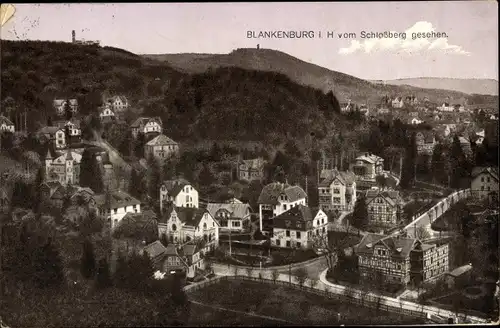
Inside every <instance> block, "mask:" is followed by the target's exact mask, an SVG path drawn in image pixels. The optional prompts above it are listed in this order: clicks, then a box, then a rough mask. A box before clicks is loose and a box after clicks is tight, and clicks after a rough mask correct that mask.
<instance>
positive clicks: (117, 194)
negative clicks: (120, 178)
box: [94, 190, 141, 208]
mask: <svg viewBox="0 0 500 328" xmlns="http://www.w3.org/2000/svg"><path fill="white" fill-rule="evenodd" d="M94 198H95V201H96V203H97V205H98V206H103V205H105V204H106V194H100V195H96V196H95V197H94ZM110 201H111V204H110V206H111V208H120V207H126V206H133V205H139V204H141V202H140V201H139V200H137V199H135V198H134V197H132V196H130V195H129V194H127V193H126V192H123V191H121V190H113V191H111V192H110Z"/></svg>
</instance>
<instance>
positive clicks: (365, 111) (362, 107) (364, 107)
mask: <svg viewBox="0 0 500 328" xmlns="http://www.w3.org/2000/svg"><path fill="white" fill-rule="evenodd" d="M358 110H359V112H360V113H361V114H363V115H365V116H367V115H368V114H369V113H370V108H369V107H368V105H366V104H361V105H360V106H359V109H358Z"/></svg>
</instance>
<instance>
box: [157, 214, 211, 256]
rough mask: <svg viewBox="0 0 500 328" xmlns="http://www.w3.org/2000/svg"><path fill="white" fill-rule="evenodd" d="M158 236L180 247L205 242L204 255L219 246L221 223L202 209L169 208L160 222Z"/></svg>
mask: <svg viewBox="0 0 500 328" xmlns="http://www.w3.org/2000/svg"><path fill="white" fill-rule="evenodd" d="M158 234H159V235H160V237H161V238H165V239H167V240H168V242H169V243H174V244H180V245H183V244H185V243H188V242H191V241H203V245H202V247H201V248H202V249H203V253H206V252H209V251H212V250H214V249H215V248H217V247H218V246H219V223H218V222H217V220H215V219H214V217H213V216H212V215H211V214H210V213H209V212H208V211H207V210H206V209H201V208H193V207H176V206H172V205H171V206H169V207H168V208H167V209H166V210H165V213H164V214H163V216H162V217H161V218H160V219H159V221H158Z"/></svg>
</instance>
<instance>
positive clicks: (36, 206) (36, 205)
mask: <svg viewBox="0 0 500 328" xmlns="http://www.w3.org/2000/svg"><path fill="white" fill-rule="evenodd" d="M44 172H45V170H44V168H43V167H40V168H39V169H38V172H37V175H36V178H35V181H34V182H33V185H32V195H33V196H32V199H33V208H32V209H33V212H34V213H40V211H41V206H40V205H41V202H42V192H41V190H40V187H41V185H42V183H43V181H44V176H45V174H44Z"/></svg>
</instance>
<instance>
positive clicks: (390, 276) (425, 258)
mask: <svg viewBox="0 0 500 328" xmlns="http://www.w3.org/2000/svg"><path fill="white" fill-rule="evenodd" d="M448 251H449V250H448V244H443V245H438V244H424V243H422V242H421V241H420V240H418V239H414V238H405V237H402V236H400V235H390V236H385V235H378V234H372V233H369V234H367V235H365V236H364V237H363V239H362V240H361V242H360V243H359V244H358V245H357V246H356V247H355V252H356V255H357V256H358V268H359V273H360V277H361V279H364V280H377V279H381V280H383V281H384V282H386V283H390V284H398V285H408V284H410V283H411V284H413V285H419V284H420V283H421V282H425V281H430V280H435V279H436V278H438V277H439V276H441V275H442V274H444V273H445V272H447V271H448V267H449V264H448Z"/></svg>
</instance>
